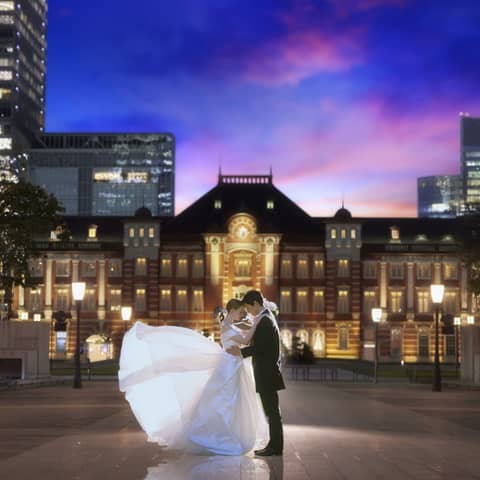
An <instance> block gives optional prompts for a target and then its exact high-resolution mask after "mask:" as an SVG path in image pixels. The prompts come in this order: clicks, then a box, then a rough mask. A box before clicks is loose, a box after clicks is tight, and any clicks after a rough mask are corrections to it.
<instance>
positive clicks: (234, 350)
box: [225, 345, 241, 357]
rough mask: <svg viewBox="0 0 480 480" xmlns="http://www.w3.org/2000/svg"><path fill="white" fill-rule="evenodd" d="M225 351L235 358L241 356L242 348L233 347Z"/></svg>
mask: <svg viewBox="0 0 480 480" xmlns="http://www.w3.org/2000/svg"><path fill="white" fill-rule="evenodd" d="M225 351H226V352H227V353H229V354H230V355H233V356H235V357H240V356H241V353H240V347H238V346H237V345H232V346H231V347H228V348H227V349H226V350H225Z"/></svg>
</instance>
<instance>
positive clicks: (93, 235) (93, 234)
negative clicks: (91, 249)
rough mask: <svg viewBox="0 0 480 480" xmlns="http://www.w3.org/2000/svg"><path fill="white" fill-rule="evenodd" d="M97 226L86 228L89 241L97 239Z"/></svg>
mask: <svg viewBox="0 0 480 480" xmlns="http://www.w3.org/2000/svg"><path fill="white" fill-rule="evenodd" d="M97 228H98V227H97V225H90V226H89V227H88V238H89V239H91V240H96V239H97Z"/></svg>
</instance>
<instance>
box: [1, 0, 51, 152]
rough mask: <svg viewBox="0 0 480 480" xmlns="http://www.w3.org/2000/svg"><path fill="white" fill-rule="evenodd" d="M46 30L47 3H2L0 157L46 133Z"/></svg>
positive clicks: (23, 0)
mask: <svg viewBox="0 0 480 480" xmlns="http://www.w3.org/2000/svg"><path fill="white" fill-rule="evenodd" d="M46 29H47V2H46V0H15V1H0V155H2V154H3V155H16V154H18V153H20V152H24V151H25V150H26V149H27V148H28V147H29V145H30V142H31V141H32V140H33V138H35V136H36V135H38V134H40V133H41V132H42V131H43V128H44V118H45V116H44V115H45V112H44V111H45V71H46V65H45V60H46V50H47V42H46Z"/></svg>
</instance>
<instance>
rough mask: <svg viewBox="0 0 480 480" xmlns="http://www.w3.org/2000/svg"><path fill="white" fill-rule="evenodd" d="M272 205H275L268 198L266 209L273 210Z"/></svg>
mask: <svg viewBox="0 0 480 480" xmlns="http://www.w3.org/2000/svg"><path fill="white" fill-rule="evenodd" d="M274 206H275V204H274V202H273V200H268V201H267V209H268V210H273V208H274Z"/></svg>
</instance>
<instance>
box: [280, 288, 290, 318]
mask: <svg viewBox="0 0 480 480" xmlns="http://www.w3.org/2000/svg"><path fill="white" fill-rule="evenodd" d="M280 311H281V312H285V313H291V311H292V298H291V292H290V289H282V290H281V291H280Z"/></svg>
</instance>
